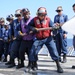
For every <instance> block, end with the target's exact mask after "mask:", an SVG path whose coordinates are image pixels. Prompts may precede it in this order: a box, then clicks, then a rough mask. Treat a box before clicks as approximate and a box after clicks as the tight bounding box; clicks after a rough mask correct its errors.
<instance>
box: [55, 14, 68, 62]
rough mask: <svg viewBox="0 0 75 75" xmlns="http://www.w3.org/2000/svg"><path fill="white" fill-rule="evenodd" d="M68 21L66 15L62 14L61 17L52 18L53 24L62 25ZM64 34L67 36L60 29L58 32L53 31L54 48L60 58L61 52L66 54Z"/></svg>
mask: <svg viewBox="0 0 75 75" xmlns="http://www.w3.org/2000/svg"><path fill="white" fill-rule="evenodd" d="M67 20H68V17H67V15H64V14H62V15H61V16H59V15H56V16H55V18H54V23H59V24H62V23H64V22H66V21H67ZM64 34H67V32H65V31H64V30H63V29H62V27H60V28H59V29H58V30H55V31H54V37H55V41H56V47H57V51H58V54H59V56H60V57H61V52H62V53H63V54H65V55H66V54H67V49H66V47H67V38H64V36H63V35H64ZM60 61H61V58H60Z"/></svg>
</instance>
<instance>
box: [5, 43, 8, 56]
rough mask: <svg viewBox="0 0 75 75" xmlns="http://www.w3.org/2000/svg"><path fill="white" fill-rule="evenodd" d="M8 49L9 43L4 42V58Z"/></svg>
mask: <svg viewBox="0 0 75 75" xmlns="http://www.w3.org/2000/svg"><path fill="white" fill-rule="evenodd" d="M8 49H9V43H8V42H4V55H5V57H7V55H8Z"/></svg>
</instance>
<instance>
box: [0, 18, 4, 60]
mask: <svg viewBox="0 0 75 75" xmlns="http://www.w3.org/2000/svg"><path fill="white" fill-rule="evenodd" d="M4 24H5V21H4V18H3V17H1V18H0V61H1V57H2V55H3V53H4V41H3V37H4V31H5V28H4Z"/></svg>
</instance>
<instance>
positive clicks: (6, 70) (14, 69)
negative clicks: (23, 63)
mask: <svg viewBox="0 0 75 75" xmlns="http://www.w3.org/2000/svg"><path fill="white" fill-rule="evenodd" d="M0 71H15V69H0Z"/></svg>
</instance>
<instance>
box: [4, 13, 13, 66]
mask: <svg viewBox="0 0 75 75" xmlns="http://www.w3.org/2000/svg"><path fill="white" fill-rule="evenodd" d="M13 17H14V16H13V15H12V14H10V15H8V16H7V17H6V20H7V21H8V22H9V33H8V35H9V50H8V54H9V55H10V50H11V45H12V43H13V36H14V30H13V20H14V18H13ZM9 64H11V59H10V61H8V62H7V63H5V65H9Z"/></svg>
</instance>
